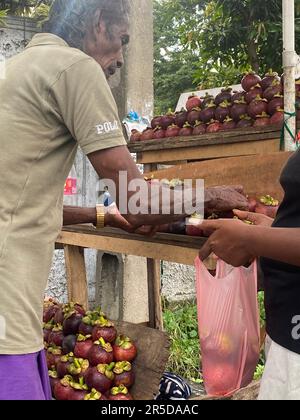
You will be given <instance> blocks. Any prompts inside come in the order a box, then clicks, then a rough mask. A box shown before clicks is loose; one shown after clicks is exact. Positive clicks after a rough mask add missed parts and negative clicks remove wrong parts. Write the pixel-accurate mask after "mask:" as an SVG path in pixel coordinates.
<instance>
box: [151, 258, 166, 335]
mask: <svg viewBox="0 0 300 420" xmlns="http://www.w3.org/2000/svg"><path fill="white" fill-rule="evenodd" d="M160 270H161V269H160V261H159V260H153V259H150V258H147V273H148V296H149V298H148V299H149V327H151V328H155V329H157V330H160V331H163V316H162V302H161V276H160Z"/></svg>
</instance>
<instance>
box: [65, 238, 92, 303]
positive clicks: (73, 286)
mask: <svg viewBox="0 0 300 420" xmlns="http://www.w3.org/2000/svg"><path fill="white" fill-rule="evenodd" d="M64 250H65V261H66V275H67V288H68V299H69V301H70V302H76V303H80V304H81V305H83V306H84V308H85V309H87V310H88V306H89V303H88V302H89V301H88V292H87V290H88V288H87V279H86V270H85V262H84V250H83V248H81V247H80V244H78V245H77V246H70V245H66V244H64Z"/></svg>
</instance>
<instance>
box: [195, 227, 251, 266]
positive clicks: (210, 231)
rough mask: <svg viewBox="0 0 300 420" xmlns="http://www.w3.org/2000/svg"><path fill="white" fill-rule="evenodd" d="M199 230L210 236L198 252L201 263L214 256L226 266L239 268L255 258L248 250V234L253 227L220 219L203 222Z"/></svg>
mask: <svg viewBox="0 0 300 420" xmlns="http://www.w3.org/2000/svg"><path fill="white" fill-rule="evenodd" d="M201 229H203V231H204V233H205V234H207V235H210V237H209V238H208V240H207V242H206V243H205V244H204V246H203V247H202V248H201V250H200V252H199V257H200V259H201V260H202V261H204V260H206V258H208V257H209V256H210V255H211V254H215V255H216V256H217V257H219V258H221V260H223V261H225V262H226V263H227V264H230V265H232V266H234V267H240V266H242V265H245V264H248V263H249V262H250V261H253V259H254V258H255V255H251V251H250V250H249V234H250V232H251V230H253V229H255V227H254V226H250V225H246V224H245V223H243V222H241V221H240V220H230V219H227V220H221V219H220V220H205V221H204V222H203V223H202V224H201Z"/></svg>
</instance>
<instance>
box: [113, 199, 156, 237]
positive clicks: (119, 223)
mask: <svg viewBox="0 0 300 420" xmlns="http://www.w3.org/2000/svg"><path fill="white" fill-rule="evenodd" d="M105 226H110V227H114V228H118V229H122V230H124V231H125V232H129V233H137V234H139V235H142V236H153V235H155V233H156V231H157V228H158V227H156V226H141V227H136V226H133V225H132V224H130V223H129V222H128V221H127V220H126V219H125V218H124V217H123V216H122V215H121V213H120V212H119V210H118V208H117V206H116V205H111V206H109V207H108V212H107V213H106V214H105Z"/></svg>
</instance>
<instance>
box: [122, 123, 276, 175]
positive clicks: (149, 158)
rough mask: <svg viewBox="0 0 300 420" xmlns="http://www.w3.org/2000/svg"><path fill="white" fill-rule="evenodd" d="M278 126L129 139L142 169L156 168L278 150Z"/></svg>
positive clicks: (147, 170)
mask: <svg viewBox="0 0 300 420" xmlns="http://www.w3.org/2000/svg"><path fill="white" fill-rule="evenodd" d="M280 136H281V132H280V130H278V127H275V128H274V126H272V127H263V128H250V129H247V130H233V131H229V132H219V133H216V134H205V135H202V136H196V137H194V136H192V137H174V138H166V139H162V140H149V141H144V142H137V143H130V144H129V145H128V148H129V150H130V152H131V153H136V154H137V163H139V164H144V165H145V172H150V171H155V170H157V165H158V164H167V165H176V164H178V163H181V164H183V163H188V162H193V161H199V160H207V159H219V158H226V157H234V156H249V155H260V154H268V153H274V152H279V151H280Z"/></svg>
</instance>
